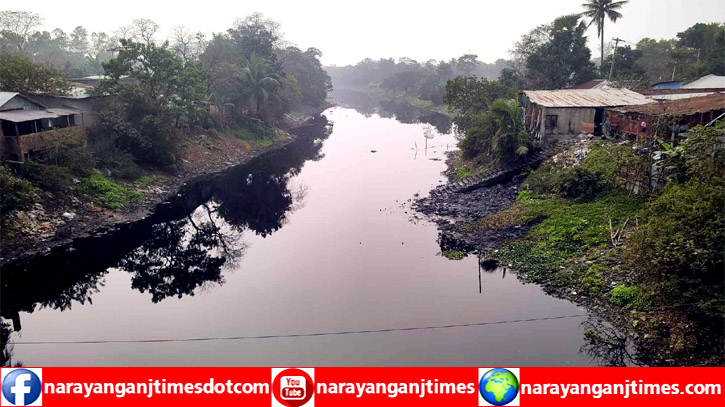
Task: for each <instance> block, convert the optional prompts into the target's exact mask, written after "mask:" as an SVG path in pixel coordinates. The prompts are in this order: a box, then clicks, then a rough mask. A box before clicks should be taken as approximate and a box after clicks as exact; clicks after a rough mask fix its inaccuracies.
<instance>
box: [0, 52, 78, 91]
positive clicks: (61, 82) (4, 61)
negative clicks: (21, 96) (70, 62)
mask: <svg viewBox="0 0 725 407" xmlns="http://www.w3.org/2000/svg"><path fill="white" fill-rule="evenodd" d="M0 90H12V91H14V92H21V93H53V94H57V95H64V94H66V93H67V92H68V91H69V90H70V84H69V83H68V81H67V80H66V79H65V78H64V77H63V75H62V74H61V73H60V72H58V71H56V70H55V69H54V68H52V67H49V66H46V65H41V64H36V63H34V62H33V61H32V60H31V59H30V58H29V57H28V56H27V55H25V54H23V53H20V52H17V51H1V50H0Z"/></svg>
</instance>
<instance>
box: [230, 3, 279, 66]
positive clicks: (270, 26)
mask: <svg viewBox="0 0 725 407" xmlns="http://www.w3.org/2000/svg"><path fill="white" fill-rule="evenodd" d="M228 33H229V35H230V37H231V39H232V40H233V41H234V42H235V43H236V46H237V50H238V52H239V55H240V56H241V57H242V58H244V59H249V58H251V56H252V54H256V55H257V56H259V57H262V58H264V59H266V60H268V61H270V62H272V63H276V55H275V47H276V46H277V43H278V42H279V40H280V38H281V37H282V34H281V33H280V30H279V23H277V22H276V21H274V20H270V19H266V18H264V15H263V14H262V13H253V14H251V15H249V16H247V17H245V18H244V19H237V21H235V22H234V27H233V28H230V29H229V30H228Z"/></svg>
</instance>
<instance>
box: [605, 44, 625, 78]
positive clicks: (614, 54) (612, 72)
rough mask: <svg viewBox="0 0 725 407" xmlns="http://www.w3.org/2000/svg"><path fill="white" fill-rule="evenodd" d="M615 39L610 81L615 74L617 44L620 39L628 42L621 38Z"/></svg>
mask: <svg viewBox="0 0 725 407" xmlns="http://www.w3.org/2000/svg"><path fill="white" fill-rule="evenodd" d="M613 40H614V53H612V65H610V66H609V81H610V82H611V81H612V75H614V61H615V60H616V59H617V46H618V45H619V41H622V42H626V41H624V40H623V39H621V38H613Z"/></svg>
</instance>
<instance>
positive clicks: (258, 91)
mask: <svg viewBox="0 0 725 407" xmlns="http://www.w3.org/2000/svg"><path fill="white" fill-rule="evenodd" d="M241 80H242V81H243V83H244V85H245V87H246V89H247V102H248V103H249V104H250V105H251V106H252V107H253V108H254V109H255V113H256V114H257V115H260V116H261V117H262V118H263V119H264V118H265V108H266V107H267V105H268V103H269V102H270V101H271V100H278V99H279V98H278V97H277V95H276V92H277V89H279V87H280V77H279V74H278V73H277V72H275V70H274V69H273V68H272V67H271V66H270V65H269V63H268V62H267V61H266V60H265V59H264V58H262V57H260V56H259V55H257V54H254V53H253V54H252V56H251V57H250V58H249V61H248V62H247V66H246V67H244V68H242V70H241Z"/></svg>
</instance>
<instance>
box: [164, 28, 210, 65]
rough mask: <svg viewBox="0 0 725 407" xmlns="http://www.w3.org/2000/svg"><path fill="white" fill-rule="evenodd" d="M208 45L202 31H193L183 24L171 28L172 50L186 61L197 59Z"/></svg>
mask: <svg viewBox="0 0 725 407" xmlns="http://www.w3.org/2000/svg"><path fill="white" fill-rule="evenodd" d="M206 45H207V42H206V38H205V36H204V33H202V32H192V31H191V30H189V29H188V28H186V27H185V26H183V25H177V26H176V27H174V28H173V29H172V30H171V50H173V51H174V52H175V53H176V55H178V56H179V57H180V58H181V59H182V60H184V61H195V60H197V59H198V58H199V56H200V55H201V54H202V52H204V48H206Z"/></svg>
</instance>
